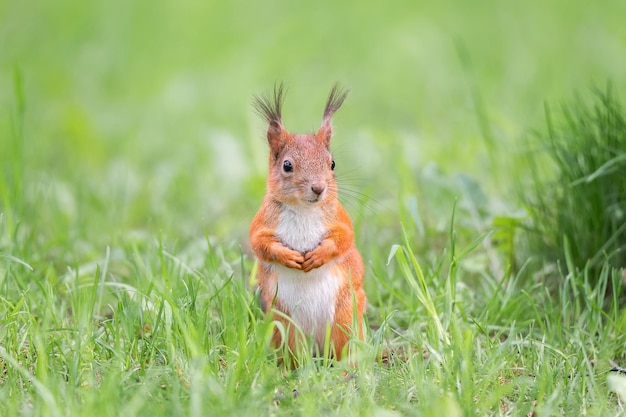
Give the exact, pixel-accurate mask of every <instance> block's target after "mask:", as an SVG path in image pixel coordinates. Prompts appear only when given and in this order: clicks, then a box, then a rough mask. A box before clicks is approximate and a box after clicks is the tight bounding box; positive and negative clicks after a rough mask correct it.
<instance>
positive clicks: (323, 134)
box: [317, 84, 348, 147]
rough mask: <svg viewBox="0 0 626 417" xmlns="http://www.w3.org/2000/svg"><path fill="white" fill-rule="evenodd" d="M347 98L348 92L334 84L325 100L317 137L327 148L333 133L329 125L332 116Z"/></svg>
mask: <svg viewBox="0 0 626 417" xmlns="http://www.w3.org/2000/svg"><path fill="white" fill-rule="evenodd" d="M347 96H348V90H342V89H341V87H340V86H339V84H335V85H333V88H332V89H331V90H330V94H329V95H328V100H326V108H324V118H323V119H322V126H321V127H320V130H319V131H318V132H317V137H318V138H319V139H320V140H321V141H323V142H324V144H325V145H326V146H327V147H328V146H329V145H330V137H331V136H332V133H333V127H332V125H331V124H330V120H331V118H332V117H333V114H335V112H336V111H337V110H339V107H341V105H342V104H343V101H344V100H345V99H346V97H347Z"/></svg>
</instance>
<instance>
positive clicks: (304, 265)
mask: <svg viewBox="0 0 626 417" xmlns="http://www.w3.org/2000/svg"><path fill="white" fill-rule="evenodd" d="M283 93H284V92H283V89H282V86H280V87H278V88H276V89H275V90H274V96H273V99H272V98H258V97H257V98H256V101H255V105H256V108H257V110H258V111H259V113H260V114H261V115H262V116H264V117H265V119H266V120H267V121H268V123H269V127H268V132H267V138H268V142H269V145H270V158H269V175H268V179H267V193H266V195H265V198H264V199H263V203H262V204H261V207H260V209H259V211H258V212H257V213H256V215H255V216H254V219H253V220H252V223H251V225H250V243H251V246H252V249H253V250H254V254H255V256H256V257H257V259H258V262H259V269H258V277H257V278H258V283H259V287H260V289H261V301H262V304H263V306H264V309H265V310H266V312H267V313H271V309H272V308H273V309H274V310H275V311H278V312H281V313H283V314H284V315H286V316H288V317H290V319H291V320H287V319H286V318H285V317H282V316H281V315H280V314H274V315H273V317H274V318H275V319H276V320H277V321H279V322H281V323H282V324H283V326H284V328H285V329H286V330H287V333H288V338H287V341H286V343H287V346H288V347H289V350H290V351H291V352H294V353H297V352H298V351H299V350H300V348H301V344H300V341H301V338H302V337H303V336H304V337H312V338H313V339H314V341H315V347H316V348H317V350H318V352H320V351H321V350H322V349H323V346H324V343H325V342H326V340H325V337H324V335H325V329H327V326H330V346H331V351H332V352H331V354H332V356H333V357H335V358H336V359H341V357H342V353H343V352H344V347H345V345H346V343H347V342H348V340H349V338H350V334H351V332H352V331H353V329H352V325H353V323H355V322H356V323H358V333H357V334H358V337H359V338H362V337H363V327H362V318H363V313H364V310H365V304H366V297H365V292H364V290H363V273H364V268H363V262H362V260H361V256H360V254H359V252H358V251H357V249H356V246H355V245H354V231H353V229H352V222H351V220H350V217H349V216H348V213H347V212H346V211H345V209H344V208H343V207H342V205H341V204H340V203H339V200H338V199H337V184H336V181H335V176H334V171H333V168H334V161H333V160H332V156H331V154H330V151H329V144H330V138H331V134H332V128H331V125H330V119H331V117H332V115H333V113H334V112H335V111H336V110H337V109H338V108H339V107H340V106H341V104H342V102H343V100H344V99H345V97H346V93H345V92H343V93H342V92H340V91H339V89H338V88H337V87H334V88H333V90H332V91H331V94H330V96H329V98H328V101H327V103H326V108H325V110H324V118H323V122H322V127H321V128H320V130H319V131H318V132H317V133H315V134H308V135H294V134H291V133H289V132H288V131H286V130H285V129H284V127H283V124H282V120H281V106H282V99H283ZM353 301H354V302H355V303H356V305H355V304H354V303H353ZM353 312H356V314H357V317H356V318H355V317H353ZM292 322H295V325H297V326H298V327H299V328H300V329H301V330H302V333H303V334H299V333H298V332H297V331H296V329H295V328H294V324H293V323H292ZM283 342H284V341H283V340H282V336H281V334H280V332H279V331H278V330H275V332H274V336H273V344H274V345H275V346H280V345H281V344H282V343H283Z"/></svg>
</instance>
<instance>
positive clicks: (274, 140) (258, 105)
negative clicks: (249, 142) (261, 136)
mask: <svg viewBox="0 0 626 417" xmlns="http://www.w3.org/2000/svg"><path fill="white" fill-rule="evenodd" d="M284 98H285V87H284V86H283V83H282V82H281V83H280V84H277V85H276V84H275V85H274V94H273V95H272V96H271V97H270V96H267V95H262V96H256V95H255V96H254V97H253V99H252V106H253V107H254V109H255V110H256V112H257V113H258V114H259V115H260V116H261V117H263V118H264V119H265V120H267V122H268V123H269V126H268V128H267V140H268V142H269V144H270V148H272V151H274V152H276V151H277V150H278V149H279V148H282V136H283V135H282V134H283V132H284V131H285V128H284V127H283V122H282V120H281V111H282V106H283V100H284Z"/></svg>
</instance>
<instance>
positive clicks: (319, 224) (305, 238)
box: [276, 207, 326, 253]
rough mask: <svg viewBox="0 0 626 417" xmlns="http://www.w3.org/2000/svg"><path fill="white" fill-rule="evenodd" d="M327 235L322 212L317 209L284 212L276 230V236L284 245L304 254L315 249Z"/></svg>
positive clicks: (306, 208)
mask: <svg viewBox="0 0 626 417" xmlns="http://www.w3.org/2000/svg"><path fill="white" fill-rule="evenodd" d="M325 234H326V225H325V224H324V217H323V214H322V210H321V209H319V208H317V207H304V208H299V207H296V208H293V209H287V210H284V211H283V212H282V213H281V214H280V218H279V219H278V227H277V228H276V236H278V238H279V239H280V240H281V241H282V242H283V244H285V245H287V246H288V247H290V248H291V249H294V250H297V251H298V252H303V253H305V252H308V251H311V250H313V249H315V248H316V247H317V245H319V244H320V242H321V241H322V239H324V235H325Z"/></svg>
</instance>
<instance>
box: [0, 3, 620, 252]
mask: <svg viewBox="0 0 626 417" xmlns="http://www.w3.org/2000/svg"><path fill="white" fill-rule="evenodd" d="M624 16H626V2H621V1H602V2H586V1H585V2H583V1H564V0H563V1H551V2H544V1H486V0H480V1H472V2H463V1H456V2H454V1H439V2H425V1H399V0H392V1H386V2H333V1H318V2H293V1H275V0H273V1H265V2H243V1H231V2H217V1H205V2H200V1H197V2H194V1H179V2H152V1H107V2H81V1H70V0H60V1H54V2H39V1H29V0H25V1H3V2H1V3H0V108H1V109H2V110H1V111H2V114H3V117H2V118H0V129H1V130H0V132H1V133H0V134H1V137H0V155H1V161H2V172H3V175H4V178H5V181H4V185H3V189H2V195H1V197H2V200H1V201H2V204H3V205H4V207H5V210H4V212H5V213H4V227H5V228H6V230H9V231H11V230H13V228H14V226H15V225H16V224H17V223H18V222H19V223H20V225H21V226H20V227H21V233H23V234H24V236H26V237H27V239H26V240H29V241H31V242H32V241H37V242H39V245H40V246H44V247H48V248H55V247H63V246H64V245H67V246H65V247H66V248H68V249H69V248H71V250H70V251H68V252H69V254H68V252H65V253H66V254H67V255H66V256H68V257H69V258H70V259H67V261H72V259H71V258H73V257H76V258H78V259H80V258H81V257H83V256H84V255H87V256H88V254H89V252H91V251H96V252H98V253H101V252H102V248H103V247H104V245H109V244H115V243H114V242H115V240H116V239H119V238H120V236H124V238H128V237H129V235H131V234H132V233H141V234H144V233H147V234H149V235H151V234H154V233H163V234H165V235H166V236H168V237H169V238H171V239H174V240H177V239H181V240H186V239H193V238H198V237H202V236H206V235H208V236H216V237H218V238H219V239H220V240H223V241H226V242H232V243H233V244H235V245H238V244H242V245H244V246H245V242H246V234H247V228H248V223H249V220H250V219H251V217H252V216H253V214H254V212H255V211H256V209H257V207H258V205H259V204H260V200H261V198H262V195H263V193H264V191H265V190H264V184H265V174H266V169H267V167H266V154H267V150H266V143H265V140H264V132H265V125H264V123H263V122H262V120H261V119H260V118H259V117H257V115H255V114H254V112H253V110H252V108H251V106H250V102H251V97H252V95H253V94H258V93H263V92H266V91H269V90H270V89H271V88H272V86H273V84H274V83H275V82H277V81H284V82H285V84H286V85H287V86H288V88H289V91H288V95H287V99H286V103H285V108H284V120H285V124H286V126H287V128H288V129H290V130H292V131H296V132H302V131H312V130H315V129H317V127H318V126H319V123H320V121H321V112H322V109H323V105H324V100H325V98H326V96H327V94H328V92H329V89H330V87H331V85H332V84H333V83H334V82H335V81H338V82H340V83H341V84H342V85H344V86H346V87H348V88H350V89H351V93H350V96H349V98H348V100H347V101H346V103H345V105H344V107H343V108H342V110H341V111H340V112H339V113H338V114H337V115H336V116H335V119H334V125H335V134H336V135H335V138H334V141H333V148H334V151H335V159H336V160H337V167H338V169H337V173H338V177H339V179H340V184H341V185H343V186H344V188H345V189H348V190H352V193H349V192H346V193H345V194H344V199H347V200H348V201H347V203H348V206H349V207H350V212H351V213H352V215H353V217H355V219H356V222H357V224H361V223H360V222H362V221H363V219H365V220H366V222H365V223H366V224H361V226H359V227H362V228H363V230H362V233H361V234H360V237H359V240H360V244H361V245H364V242H367V246H369V247H372V250H373V251H376V250H378V249H377V245H376V244H375V243H376V242H378V243H379V244H380V245H381V246H382V245H383V244H387V243H389V242H390V243H393V242H394V240H398V236H397V232H398V230H399V229H398V226H399V220H398V217H399V214H400V213H401V212H402V210H404V207H409V208H410V207H411V205H412V204H415V202H416V201H417V204H418V205H419V207H420V208H419V212H420V213H421V216H423V217H424V219H422V220H419V221H425V222H427V228H435V229H436V228H438V227H440V226H441V225H440V223H442V222H443V220H442V219H445V220H448V219H449V216H450V213H451V210H452V205H453V197H451V196H447V195H446V196H441V195H440V194H438V191H437V189H438V188H440V187H439V185H438V184H437V183H436V180H435V181H434V182H430V183H428V182H426V183H424V182H423V181H422V182H420V181H418V180H417V178H423V177H426V178H427V177H428V175H429V174H428V173H429V172H430V173H432V172H441V173H443V174H442V175H441V177H443V178H446V176H448V175H452V174H453V173H455V172H463V173H466V174H467V175H468V177H470V178H473V181H475V182H476V183H477V184H480V187H481V188H482V189H483V190H484V192H485V193H486V194H488V195H489V198H490V199H492V200H493V201H500V202H502V205H501V206H498V207H497V208H495V209H494V210H495V211H498V210H502V211H503V212H506V211H512V210H513V211H514V210H516V209H517V208H518V203H517V202H516V201H515V198H514V196H513V193H512V191H513V189H514V187H513V185H512V184H513V182H514V181H517V180H519V179H520V178H522V179H523V178H524V175H525V174H524V171H523V169H524V164H523V163H521V162H520V159H521V158H522V156H521V155H523V152H520V149H524V147H525V138H526V137H527V136H528V134H529V132H531V131H532V130H533V129H542V128H543V126H544V123H545V122H544V115H543V112H544V103H545V102H546V101H548V102H550V103H553V104H556V105H558V104H559V103H560V102H561V101H563V100H565V99H569V98H571V97H573V96H574V95H575V94H577V93H586V92H588V91H589V88H590V87H592V86H604V85H605V84H606V82H607V80H610V81H612V82H613V84H614V85H615V86H616V87H617V89H618V90H620V88H621V86H623V85H624V81H626V54H625V53H624V52H625V51H626V26H625V25H624ZM20 103H23V111H22V110H21V109H22V107H21V104H20ZM434 164H436V166H437V167H439V168H435V165H434ZM435 177H437V178H439V177H438V176H437V175H435ZM453 188H454V187H453ZM355 193H363V194H366V195H367V196H368V197H367V198H366V197H359V195H358V194H355ZM348 194H350V195H352V196H353V198H350V195H348ZM451 194H454V191H452V192H451ZM438 199H439V201H438ZM363 207H365V209H364V208H363ZM429 207H430V211H429ZM429 213H430V214H429ZM419 221H418V222H419ZM368 249H369V248H368ZM387 251H388V249H387V247H383V249H382V252H385V253H386V252H387ZM53 253H54V252H48V256H52V255H51V254H53ZM74 260H75V259H74Z"/></svg>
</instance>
